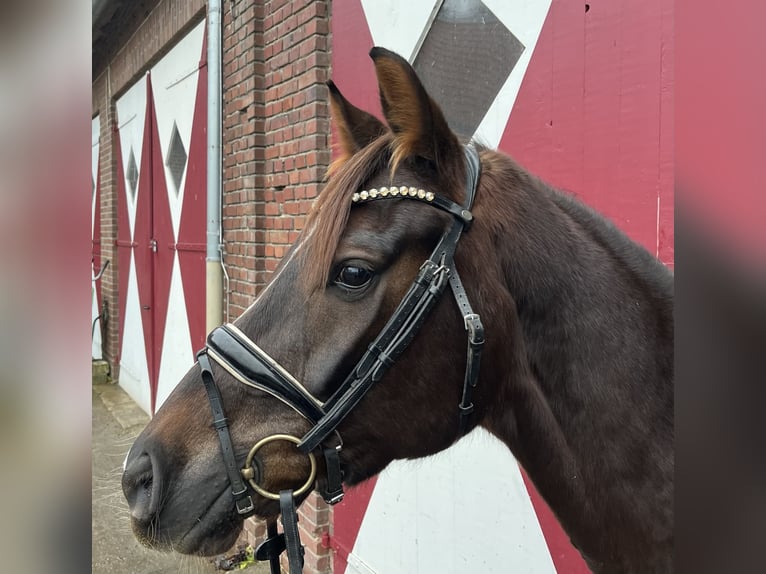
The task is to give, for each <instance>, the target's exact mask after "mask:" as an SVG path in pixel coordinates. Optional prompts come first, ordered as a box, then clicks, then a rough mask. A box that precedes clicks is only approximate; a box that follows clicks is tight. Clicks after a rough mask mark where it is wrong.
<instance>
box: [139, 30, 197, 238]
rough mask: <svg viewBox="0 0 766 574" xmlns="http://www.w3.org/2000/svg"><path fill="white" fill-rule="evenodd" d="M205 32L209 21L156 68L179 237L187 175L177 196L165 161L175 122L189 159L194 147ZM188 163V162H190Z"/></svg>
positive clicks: (158, 111)
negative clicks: (192, 136) (194, 126)
mask: <svg viewBox="0 0 766 574" xmlns="http://www.w3.org/2000/svg"><path fill="white" fill-rule="evenodd" d="M204 33H205V22H204V21H202V22H200V23H199V24H197V26H195V27H194V28H193V29H192V30H191V31H190V32H189V33H188V34H187V35H186V36H184V38H183V39H182V40H181V41H180V42H178V44H176V45H175V46H173V48H171V50H170V51H169V52H168V53H167V54H166V55H165V56H164V57H163V58H162V59H161V60H160V61H159V62H158V63H157V64H156V65H155V66H154V67H153V68H152V71H151V75H152V92H153V97H154V111H155V114H156V119H157V130H158V132H159V140H160V148H161V150H162V151H161V155H162V163H163V167H164V172H165V181H166V184H167V190H168V203H169V204H170V216H171V219H172V221H173V233H174V235H175V237H176V238H177V237H178V228H179V225H180V221H181V207H182V206H183V197H184V184H185V183H186V172H187V170H186V169H184V173H183V177H182V178H181V185H180V189H179V190H178V194H176V190H175V187H176V186H175V183H174V182H173V177H172V176H171V175H170V170H169V169H168V167H167V165H165V162H166V160H167V156H168V146H169V144H170V137H171V134H172V133H173V122H175V123H176V125H177V126H178V133H179V135H180V136H181V141H182V142H183V145H184V149H185V150H186V155H187V158H188V155H189V149H190V145H191V130H192V121H193V119H194V104H195V99H196V96H197V81H198V79H199V62H200V58H201V57H202V40H203V38H204ZM187 163H188V159H187Z"/></svg>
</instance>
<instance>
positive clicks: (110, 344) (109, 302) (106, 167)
mask: <svg viewBox="0 0 766 574" xmlns="http://www.w3.org/2000/svg"><path fill="white" fill-rule="evenodd" d="M107 82H108V75H107V74H106V73H104V74H102V75H101V76H100V77H99V78H97V79H96V81H95V82H94V83H93V114H94V116H95V115H98V116H99V148H98V161H99V176H100V181H99V189H100V191H99V194H100V195H99V200H100V202H101V264H102V265H103V264H104V262H106V261H107V260H108V261H109V267H107V268H106V271H105V272H104V274H103V275H102V277H101V294H102V297H103V301H104V302H105V303H106V306H107V310H108V313H109V316H108V320H107V321H106V324H105V325H104V327H105V330H102V345H101V348H102V353H103V357H104V359H105V360H106V361H108V362H109V364H110V365H111V375H112V379H113V380H117V378H118V377H119V368H120V365H119V361H118V354H119V349H120V347H119V331H120V328H119V317H118V315H117V313H118V312H119V308H120V306H119V303H118V300H117V293H118V287H119V282H118V277H119V275H118V273H119V268H118V265H117V247H116V245H115V241H116V240H117V157H116V154H115V153H114V140H113V138H114V137H115V135H116V134H115V133H114V130H115V126H116V123H115V122H116V120H115V114H116V110H115V103H114V98H112V97H110V96H111V94H110V92H109V89H108V83H107Z"/></svg>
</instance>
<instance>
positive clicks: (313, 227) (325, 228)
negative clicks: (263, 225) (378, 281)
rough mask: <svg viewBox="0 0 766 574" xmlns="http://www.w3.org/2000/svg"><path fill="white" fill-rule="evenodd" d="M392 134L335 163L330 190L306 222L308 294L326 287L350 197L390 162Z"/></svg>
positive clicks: (322, 193) (304, 262)
mask: <svg viewBox="0 0 766 574" xmlns="http://www.w3.org/2000/svg"><path fill="white" fill-rule="evenodd" d="M391 143H392V136H391V133H390V132H388V133H386V134H384V135H383V136H381V137H379V138H377V139H376V140H374V141H372V142H371V143H370V144H369V145H367V146H366V147H365V148H364V149H362V150H361V151H359V152H358V153H356V154H354V155H353V156H351V157H349V158H348V160H347V161H345V162H343V163H340V164H338V163H334V164H333V167H332V172H331V174H330V175H331V177H330V179H329V180H328V182H327V186H326V187H325V188H324V189H323V190H322V192H321V193H320V194H319V196H318V197H317V199H316V201H315V202H314V205H313V206H312V208H311V211H310V212H309V215H308V218H307V221H306V230H307V233H308V236H310V237H311V241H309V242H308V243H307V245H306V255H305V257H304V258H303V272H304V277H305V281H306V283H305V287H306V292H307V293H313V292H314V291H317V290H321V289H323V288H324V287H325V285H326V284H327V272H328V270H329V269H330V267H331V265H332V260H333V256H334V255H335V251H336V249H337V248H338V243H339V242H340V238H341V236H342V235H343V231H344V230H345V228H346V223H347V222H348V216H349V212H350V210H351V194H352V193H353V192H355V191H358V190H360V189H362V187H363V185H364V183H365V182H366V181H368V180H369V179H370V178H371V177H373V176H374V175H375V174H376V173H378V172H379V171H381V170H382V169H384V168H385V167H386V166H387V165H388V163H389V162H390V158H391V153H390V146H391Z"/></svg>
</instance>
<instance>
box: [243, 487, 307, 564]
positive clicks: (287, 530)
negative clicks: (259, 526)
mask: <svg viewBox="0 0 766 574" xmlns="http://www.w3.org/2000/svg"><path fill="white" fill-rule="evenodd" d="M279 509H280V511H281V512H282V530H283V532H282V533H279V531H278V530H277V519H276V518H275V519H274V520H269V521H268V522H267V523H266V535H267V536H266V539H265V540H264V541H263V542H261V543H260V544H259V545H258V548H256V550H255V559H256V560H259V561H261V562H264V561H266V560H268V562H269V570H270V571H271V574H280V572H281V565H280V563H279V557H280V556H281V554H282V552H284V551H285V550H287V561H288V567H289V569H290V574H301V572H303V555H304V553H305V550H304V548H303V545H301V538H300V534H299V532H298V512H297V511H296V509H295V497H294V496H293V491H292V490H282V491H280V492H279Z"/></svg>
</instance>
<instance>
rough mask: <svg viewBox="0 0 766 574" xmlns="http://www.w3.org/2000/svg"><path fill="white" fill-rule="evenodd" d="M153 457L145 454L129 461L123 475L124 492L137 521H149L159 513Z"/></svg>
mask: <svg viewBox="0 0 766 574" xmlns="http://www.w3.org/2000/svg"><path fill="white" fill-rule="evenodd" d="M156 486H157V485H156V481H155V476H154V472H153V465H152V459H151V457H150V456H149V455H148V454H146V453H143V454H141V455H140V456H138V457H137V458H135V459H133V460H131V461H129V462H128V463H127V465H126V467H125V472H124V473H123V475H122V490H123V493H124V494H125V498H126V499H127V501H128V506H129V507H130V513H131V515H132V516H133V518H135V519H136V520H139V521H149V520H151V519H152V518H153V517H154V515H155V514H156V513H157V512H158V511H159V508H158V503H157V501H158V500H159V496H157V493H156V492H155V488H156Z"/></svg>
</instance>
